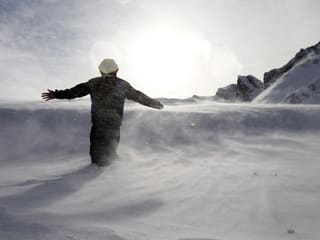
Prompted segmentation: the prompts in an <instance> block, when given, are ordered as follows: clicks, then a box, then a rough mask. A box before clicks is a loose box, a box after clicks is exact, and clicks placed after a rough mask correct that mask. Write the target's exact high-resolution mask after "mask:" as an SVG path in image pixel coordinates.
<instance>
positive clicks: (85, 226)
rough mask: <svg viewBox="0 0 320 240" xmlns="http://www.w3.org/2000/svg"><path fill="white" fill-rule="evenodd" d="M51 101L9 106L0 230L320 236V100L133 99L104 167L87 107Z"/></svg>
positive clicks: (2, 143)
mask: <svg viewBox="0 0 320 240" xmlns="http://www.w3.org/2000/svg"><path fill="white" fill-rule="evenodd" d="M78 103H79V102H78ZM51 104H52V103H48V104H41V105H39V104H38V105H30V104H28V105H16V106H12V105H11V106H10V105H2V107H1V108H0V116H1V118H0V132H1V135H0V152H1V154H0V180H1V184H0V226H1V227H0V238H1V239H21V238H22V237H23V238H24V239H27V240H29V239H30V240H31V239H32V240H35V239H36V240H37V239H43V238H46V239H49V240H51V239H57V238H59V239H71V238H72V239H78V238H80V239H81V238H85V239H93V240H95V239H116V240H119V239H121V240H126V239H128V240H129V239H138V240H140V239H141V240H142V239H163V240H167V239H180V240H181V239H184V240H185V239H188V240H191V239H210V240H212V239H235V240H236V239H237V240H238V239H290V237H292V236H290V235H289V234H288V230H290V231H289V232H290V233H292V232H293V231H291V230H294V232H295V233H293V234H297V236H299V237H301V238H302V239H316V238H317V236H318V233H317V228H318V225H317V223H318V222H319V216H320V212H319V208H318V205H319V201H318V199H319V194H318V191H317V189H319V174H318V173H319V170H320V169H319V161H318V158H319V137H318V136H319V131H320V126H319V122H320V111H319V107H318V106H299V107H297V106H281V105H277V106H274V105H266V106H258V105H257V106H255V105H235V104H212V103H206V102H202V103H194V104H189V105H172V106H166V108H165V110H163V111H156V110H149V109H145V108H143V109H142V107H141V106H138V105H135V104H128V105H127V108H126V111H125V116H124V122H123V126H122V132H121V144H120V147H119V155H120V159H119V160H117V161H115V162H114V163H113V164H112V165H111V166H109V167H107V168H97V167H94V166H90V165H89V163H90V159H89V155H88V148H89V138H88V135H89V131H90V114H89V110H88V109H84V108H83V106H81V107H79V106H78V104H77V102H74V103H73V106H72V108H77V109H76V110H75V109H71V107H70V105H71V104H69V105H67V106H66V107H64V108H61V107H59V108H55V109H53V108H52V105H51ZM63 105H65V104H63ZM87 107H88V106H87ZM213 226H214V227H213Z"/></svg>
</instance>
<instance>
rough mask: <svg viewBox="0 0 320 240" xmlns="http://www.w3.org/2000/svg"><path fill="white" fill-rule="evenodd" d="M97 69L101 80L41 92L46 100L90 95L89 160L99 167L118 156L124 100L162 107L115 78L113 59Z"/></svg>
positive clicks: (157, 102) (107, 60) (115, 68)
mask: <svg viewBox="0 0 320 240" xmlns="http://www.w3.org/2000/svg"><path fill="white" fill-rule="evenodd" d="M99 69H100V72H101V74H102V76H101V77H96V78H93V79H91V80H89V81H88V82H85V83H81V84H78V85H77V86H75V87H73V88H70V89H66V90H56V91H51V90H49V89H48V91H49V92H48V93H43V94H42V97H43V98H44V99H45V100H46V101H48V100H50V99H54V98H56V99H73V98H77V97H83V96H86V95H88V94H90V96H91V102H92V105H91V120H92V128H91V133H90V155H91V161H92V163H94V164H97V165H99V166H105V165H107V164H109V163H110V161H111V160H112V159H114V158H116V157H117V154H116V149H117V146H118V144H119V140H120V126H121V123H122V117H123V108H124V103H125V99H129V100H133V101H136V102H138V103H140V104H143V105H145V106H148V107H152V108H157V109H162V108H163V105H162V104H161V103H160V102H159V101H157V100H154V99H152V98H150V97H148V96H147V95H145V94H144V93H142V92H140V91H138V90H136V89H134V88H133V87H132V86H131V85H130V84H129V83H128V82H126V81H124V80H122V79H120V78H118V77H117V71H118V67H117V65H116V64H115V62H114V61H113V60H110V59H105V60H104V61H103V62H102V63H101V64H100V66H99ZM110 69H112V71H111V70H110Z"/></svg>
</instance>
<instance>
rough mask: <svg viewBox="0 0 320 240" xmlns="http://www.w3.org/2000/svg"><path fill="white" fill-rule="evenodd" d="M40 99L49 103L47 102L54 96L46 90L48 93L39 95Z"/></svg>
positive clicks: (52, 92) (50, 91)
mask: <svg viewBox="0 0 320 240" xmlns="http://www.w3.org/2000/svg"><path fill="white" fill-rule="evenodd" d="M41 97H42V99H43V100H45V101H49V100H52V99H55V98H56V96H55V95H54V91H52V90H50V89H48V92H44V93H42V94H41Z"/></svg>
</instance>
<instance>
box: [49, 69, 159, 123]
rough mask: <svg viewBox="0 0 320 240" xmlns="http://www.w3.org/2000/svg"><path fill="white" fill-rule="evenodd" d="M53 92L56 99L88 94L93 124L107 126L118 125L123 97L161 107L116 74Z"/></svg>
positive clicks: (123, 101)
mask: <svg viewBox="0 0 320 240" xmlns="http://www.w3.org/2000/svg"><path fill="white" fill-rule="evenodd" d="M54 94H55V97H56V98H57V99H73V98H77V97H83V96H86V95H88V94H90V96H91V103H92V104H91V114H92V122H93V124H96V125H105V126H109V127H120V125H121V122H122V117H123V107H124V103H125V99H129V100H133V101H136V102H138V103H140V104H142V105H145V106H148V107H152V108H157V109H161V108H162V107H163V105H162V104H161V103H160V102H159V101H157V100H155V99H152V98H150V97H148V96H147V95H145V94H144V93H142V92H140V91H138V90H136V89H134V88H133V87H132V86H131V85H130V84H129V83H128V82H126V81H124V80H122V79H120V78H118V77H117V76H116V75H105V76H102V77H96V78H93V79H90V80H89V81H88V82H84V83H80V84H78V85H76V86H75V87H73V88H70V89H65V90H55V92H54Z"/></svg>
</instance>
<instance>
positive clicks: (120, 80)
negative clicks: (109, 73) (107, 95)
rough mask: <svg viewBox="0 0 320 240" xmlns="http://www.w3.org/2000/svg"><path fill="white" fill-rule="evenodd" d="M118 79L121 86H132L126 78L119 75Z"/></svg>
mask: <svg viewBox="0 0 320 240" xmlns="http://www.w3.org/2000/svg"><path fill="white" fill-rule="evenodd" d="M117 81H118V83H119V84H120V85H121V86H127V87H129V86H130V83H128V82H127V81H126V80H123V79H122V78H118V77H117Z"/></svg>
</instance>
